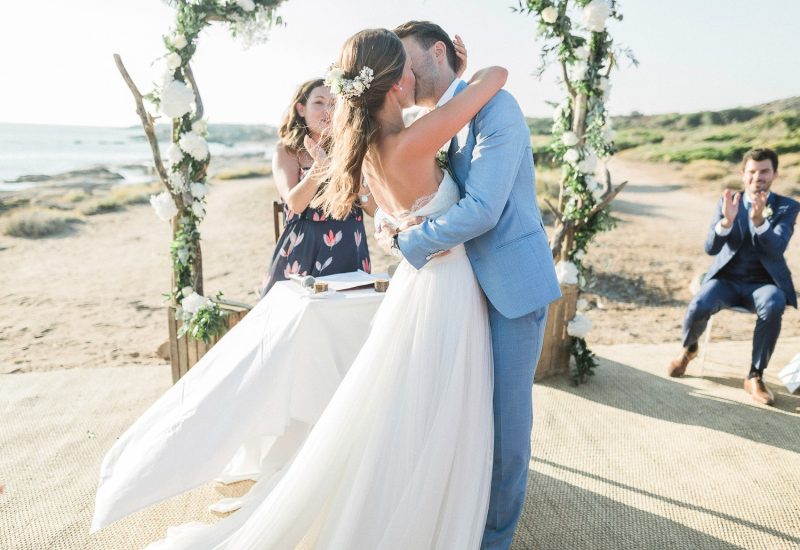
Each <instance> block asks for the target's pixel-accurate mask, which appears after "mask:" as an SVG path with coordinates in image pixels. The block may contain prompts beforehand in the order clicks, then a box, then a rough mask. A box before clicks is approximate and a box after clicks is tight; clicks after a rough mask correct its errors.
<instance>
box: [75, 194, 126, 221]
mask: <svg viewBox="0 0 800 550" xmlns="http://www.w3.org/2000/svg"><path fill="white" fill-rule="evenodd" d="M122 207H123V204H122V203H121V202H120V201H119V200H117V199H115V198H113V197H103V198H101V199H97V200H94V201H91V202H89V203H87V204H86V205H85V206H83V207H82V208H81V209H80V212H81V214H83V215H84V216H95V215H97V214H107V213H109V212H117V211H119V210H122Z"/></svg>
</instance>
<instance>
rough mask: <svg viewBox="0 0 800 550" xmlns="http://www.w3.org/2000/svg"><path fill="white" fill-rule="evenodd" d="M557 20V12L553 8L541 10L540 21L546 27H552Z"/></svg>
mask: <svg viewBox="0 0 800 550" xmlns="http://www.w3.org/2000/svg"><path fill="white" fill-rule="evenodd" d="M557 19H558V10H556V9H555V8H554V7H553V6H548V7H546V8H545V9H543V10H542V21H544V22H545V23H547V24H548V25H552V24H553V23H555V22H556V20H557Z"/></svg>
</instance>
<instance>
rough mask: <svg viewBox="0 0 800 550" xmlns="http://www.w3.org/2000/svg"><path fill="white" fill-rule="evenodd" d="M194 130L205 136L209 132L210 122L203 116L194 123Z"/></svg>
mask: <svg viewBox="0 0 800 550" xmlns="http://www.w3.org/2000/svg"><path fill="white" fill-rule="evenodd" d="M192 132H194V133H195V134H198V135H201V136H204V135H206V134H207V133H208V123H207V122H206V121H205V120H203V119H202V118H201V119H200V120H198V121H195V122H193V123H192Z"/></svg>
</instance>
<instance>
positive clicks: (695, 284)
mask: <svg viewBox="0 0 800 550" xmlns="http://www.w3.org/2000/svg"><path fill="white" fill-rule="evenodd" d="M705 276H706V274H705V273H701V274H700V275H697V276H695V277H694V278H693V279H692V282H691V283H690V284H689V292H691V293H692V296H694V295H695V294H697V293H698V292H700V286H701V284H702V282H703V278H704V277H705ZM725 309H728V310H730V311H735V312H737V313H750V311H749V310H747V309H745V308H743V307H739V306H736V307H728V308H725ZM713 326H714V316H713V315H712V316H711V318H710V319H709V320H708V325H706V334H705V338H704V341H703V351H702V354H701V356H700V378H704V376H703V375H704V373H705V367H706V352H707V351H708V343H709V342H710V341H711V329H712V328H713Z"/></svg>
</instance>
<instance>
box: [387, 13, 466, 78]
mask: <svg viewBox="0 0 800 550" xmlns="http://www.w3.org/2000/svg"><path fill="white" fill-rule="evenodd" d="M394 33H395V34H396V35H397V36H399V37H400V38H405V37H407V36H412V37H414V39H415V40H416V41H417V43H418V44H419V45H420V46H422V48H423V49H425V50H427V49H428V48H430V47H431V46H433V45H434V44H436V43H437V42H442V43H444V47H445V50H446V51H447V64H448V65H450V68H451V69H453V71H457V70H458V58H457V57H456V48H455V46H453V41H452V40H450V37H449V36H448V35H447V33H446V32H444V29H442V27H440V26H439V25H437V24H436V23H431V22H430V21H409V22H408V23H403V24H402V25H400V26H399V27H397V28H396V29H395V30H394Z"/></svg>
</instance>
